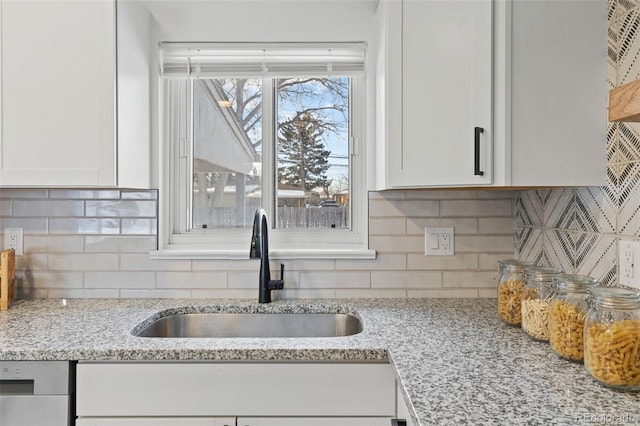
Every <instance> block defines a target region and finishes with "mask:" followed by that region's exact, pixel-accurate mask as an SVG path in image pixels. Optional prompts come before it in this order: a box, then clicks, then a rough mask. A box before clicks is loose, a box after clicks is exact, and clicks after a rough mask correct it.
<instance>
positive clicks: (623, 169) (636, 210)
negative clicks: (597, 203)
mask: <svg viewBox="0 0 640 426" xmlns="http://www.w3.org/2000/svg"><path fill="white" fill-rule="evenodd" d="M617 234H620V235H628V236H640V163H638V162H633V163H623V164H618V220H617Z"/></svg>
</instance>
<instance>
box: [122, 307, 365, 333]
mask: <svg viewBox="0 0 640 426" xmlns="http://www.w3.org/2000/svg"><path fill="white" fill-rule="evenodd" d="M361 331H362V323H361V322H360V319H359V318H358V317H356V316H354V315H350V314H336V313H288V314H284V313H192V314H176V315H169V316H166V317H163V318H160V319H158V320H156V321H155V322H153V323H151V324H150V325H148V326H146V327H144V328H143V329H142V330H139V331H137V332H135V331H134V334H135V335H136V336H139V337H174V338H180V337H339V336H350V335H353V334H357V333H360V332H361Z"/></svg>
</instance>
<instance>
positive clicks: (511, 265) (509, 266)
mask: <svg viewBox="0 0 640 426" xmlns="http://www.w3.org/2000/svg"><path fill="white" fill-rule="evenodd" d="M498 263H499V264H500V268H501V269H506V270H508V271H521V270H523V269H524V268H526V267H529V266H533V262H530V261H528V260H519V259H502V260H498Z"/></svg>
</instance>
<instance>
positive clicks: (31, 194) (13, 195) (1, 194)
mask: <svg viewBox="0 0 640 426" xmlns="http://www.w3.org/2000/svg"><path fill="white" fill-rule="evenodd" d="M24 198H29V199H34V200H37V199H42V198H47V190H46V189H18V188H2V190H0V199H6V200H11V199H24Z"/></svg>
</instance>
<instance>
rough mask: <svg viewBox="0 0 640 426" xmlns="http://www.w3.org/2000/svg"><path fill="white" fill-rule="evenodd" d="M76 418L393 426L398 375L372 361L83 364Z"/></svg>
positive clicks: (199, 424) (201, 424)
mask: <svg viewBox="0 0 640 426" xmlns="http://www.w3.org/2000/svg"><path fill="white" fill-rule="evenodd" d="M76 414H77V416H78V420H77V423H76V424H77V425H78V426H125V425H126V426H147V425H151V424H153V425H161V426H173V425H178V424H179V425H188V426H192V425H193V426H205V425H206V426H212V425H215V426H221V425H226V424H227V423H224V422H225V421H227V422H229V421H231V424H232V425H235V424H236V423H234V422H235V421H236V420H234V419H237V424H238V425H241V426H271V425H276V424H277V425H280V426H287V425H294V424H295V425H301V424H304V425H309V426H329V425H338V424H340V425H344V426H360V425H362V426H364V425H367V426H378V425H385V426H387V425H390V424H391V421H390V419H392V418H394V417H395V416H396V382H395V373H394V371H393V368H392V367H391V365H389V364H386V363H373V362H371V363H356V362H351V363H336V362H258V363H256V362H251V363H248V362H195V361H186V362H82V361H80V362H79V363H78V365H77V371H76ZM152 417H153V419H151V418H152ZM160 421H162V423H161V422H160Z"/></svg>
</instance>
